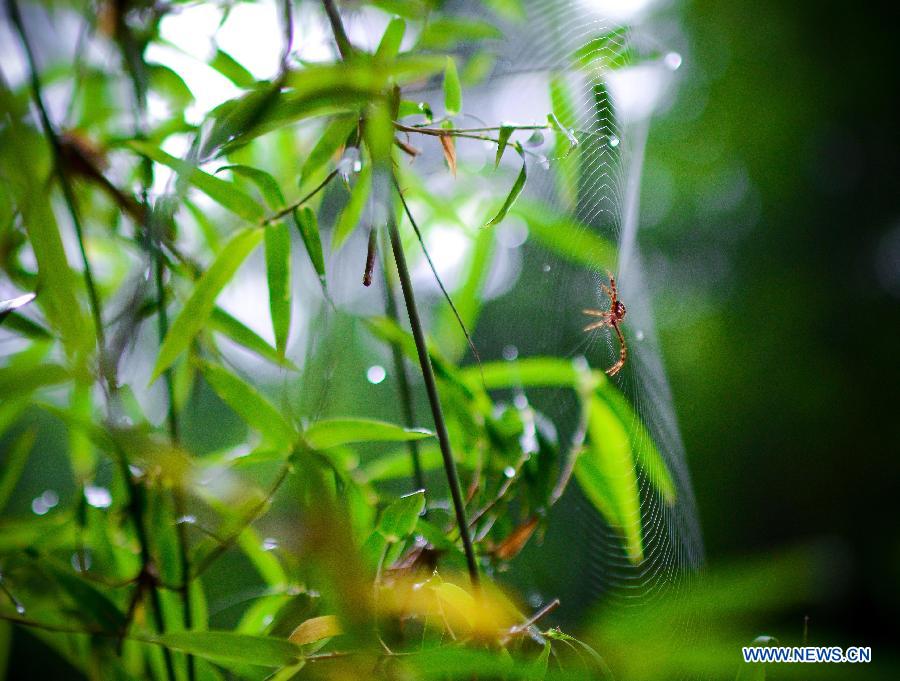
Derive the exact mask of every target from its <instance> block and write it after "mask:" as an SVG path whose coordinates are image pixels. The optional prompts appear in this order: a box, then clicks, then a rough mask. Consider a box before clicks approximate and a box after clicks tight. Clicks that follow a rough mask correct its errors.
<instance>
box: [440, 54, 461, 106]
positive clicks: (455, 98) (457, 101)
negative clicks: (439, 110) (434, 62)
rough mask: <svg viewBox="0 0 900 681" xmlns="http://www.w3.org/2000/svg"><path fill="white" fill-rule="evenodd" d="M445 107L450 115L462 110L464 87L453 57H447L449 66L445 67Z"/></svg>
mask: <svg viewBox="0 0 900 681" xmlns="http://www.w3.org/2000/svg"><path fill="white" fill-rule="evenodd" d="M444 109H445V110H446V111H447V115H448V116H455V115H456V114H458V113H459V112H460V111H462V87H461V86H460V84H459V73H458V72H457V70H456V62H455V61H454V59H453V57H447V66H446V67H445V68H444Z"/></svg>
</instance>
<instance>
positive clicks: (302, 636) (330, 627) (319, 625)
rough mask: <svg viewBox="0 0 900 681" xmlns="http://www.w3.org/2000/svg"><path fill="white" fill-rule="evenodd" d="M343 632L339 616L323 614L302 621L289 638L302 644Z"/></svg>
mask: <svg viewBox="0 0 900 681" xmlns="http://www.w3.org/2000/svg"><path fill="white" fill-rule="evenodd" d="M341 633H343V631H342V630H341V625H340V622H338V619H337V617H335V616H334V615H322V616H321V617H311V618H309V619H308V620H305V621H303V622H301V623H300V624H299V625H298V626H297V628H296V629H294V631H292V632H291V635H290V636H288V640H290V641H292V642H293V643H296V644H297V645H301V646H302V645H307V644H308V643H316V642H318V641H321V640H323V639H326V638H331V637H333V636H337V635H339V634H341Z"/></svg>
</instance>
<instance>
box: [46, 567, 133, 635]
mask: <svg viewBox="0 0 900 681" xmlns="http://www.w3.org/2000/svg"><path fill="white" fill-rule="evenodd" d="M40 562H41V568H42V569H44V570H46V571H47V572H48V573H50V576H51V577H52V578H53V580H54V581H55V582H56V584H57V585H58V586H59V587H60V588H61V589H62V590H63V591H65V592H66V594H67V595H68V596H69V597H70V598H71V599H72V601H73V602H74V603H75V605H76V606H77V607H78V612H79V613H80V614H81V615H82V616H83V617H85V618H87V619H88V620H89V621H92V622H94V623H95V624H97V625H98V626H100V627H102V628H103V629H104V630H105V631H108V632H118V631H120V630H121V627H122V625H124V624H125V615H124V614H123V613H122V611H121V610H119V608H118V607H117V606H116V604H115V603H113V602H112V601H111V600H110V599H109V598H108V597H107V596H106V594H104V593H103V592H102V591H101V590H100V589H98V588H96V587H95V586H94V585H93V584H91V583H90V582H88V581H87V580H85V579H82V578H81V577H79V576H78V575H76V574H74V573H72V572H71V569H63V568H61V567H58V566H57V565H56V564H55V563H53V562H50V561H46V560H41V561H40Z"/></svg>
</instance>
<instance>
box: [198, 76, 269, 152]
mask: <svg viewBox="0 0 900 681" xmlns="http://www.w3.org/2000/svg"><path fill="white" fill-rule="evenodd" d="M281 102H282V94H281V87H280V86H279V85H278V84H277V83H268V82H261V83H258V84H257V85H256V87H255V88H254V89H253V90H251V91H250V92H248V93H246V94H244V95H242V96H241V97H238V98H237V99H232V100H229V101H227V102H224V103H223V104H220V105H219V106H218V107H216V108H215V109H214V110H213V118H214V121H215V122H214V123H213V126H212V128H211V129H210V131H209V134H208V135H207V137H206V140H205V141H204V143H203V149H202V152H201V156H202V157H203V158H208V157H209V156H210V155H212V154H213V153H215V152H218V151H221V148H222V147H223V146H224V145H226V144H228V143H232V144H237V143H239V142H240V141H242V140H248V139H251V138H252V137H254V136H255V135H256V134H259V130H258V129H259V128H260V127H261V126H262V123H263V122H264V121H265V120H266V119H267V118H268V117H269V116H274V115H275V112H276V110H277V109H278V106H279V104H281Z"/></svg>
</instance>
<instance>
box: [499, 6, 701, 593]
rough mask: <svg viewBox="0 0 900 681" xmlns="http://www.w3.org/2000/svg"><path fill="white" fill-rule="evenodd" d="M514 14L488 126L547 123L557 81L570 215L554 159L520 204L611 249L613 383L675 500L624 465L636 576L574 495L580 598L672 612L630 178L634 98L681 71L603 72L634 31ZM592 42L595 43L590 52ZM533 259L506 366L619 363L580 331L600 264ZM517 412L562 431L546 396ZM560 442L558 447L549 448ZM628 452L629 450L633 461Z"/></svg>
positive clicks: (670, 549)
mask: <svg viewBox="0 0 900 681" xmlns="http://www.w3.org/2000/svg"><path fill="white" fill-rule="evenodd" d="M597 4H599V3H594V6H596V5H597ZM525 8H526V12H527V19H526V20H525V21H523V22H521V23H520V24H516V25H514V26H512V27H509V28H508V29H507V30H506V41H505V43H504V44H503V46H502V47H501V48H500V50H499V53H498V54H499V59H498V65H497V68H496V69H495V72H494V74H493V76H492V79H491V81H490V83H489V84H488V86H487V89H489V90H493V91H495V92H498V93H499V94H498V95H497V96H496V101H495V103H494V109H495V113H496V114H498V115H499V116H500V118H499V119H495V120H502V119H503V118H504V117H507V116H508V117H509V118H513V119H516V120H522V119H526V120H527V119H528V118H529V117H531V118H533V119H534V120H538V121H539V120H541V118H542V117H543V116H545V115H546V113H547V111H549V109H548V108H543V109H542V108H541V107H546V106H547V97H546V95H545V96H543V97H542V96H541V95H540V94H536V93H540V92H541V91H544V92H546V91H547V90H548V86H549V82H550V80H551V78H554V77H556V78H560V79H562V82H564V83H565V84H566V86H567V88H568V90H569V92H570V96H571V100H572V105H573V108H574V115H575V120H576V126H575V136H576V138H577V139H578V141H579V147H580V148H579V151H580V156H581V158H580V180H579V181H578V194H577V201H575V202H574V205H573V204H571V203H570V204H569V206H568V207H566V205H565V202H564V201H562V200H561V199H560V196H559V192H558V191H557V188H556V184H555V182H554V173H557V174H559V173H563V174H565V173H572V172H573V170H572V166H571V165H567V164H564V163H562V162H561V159H554V158H550V159H549V166H550V172H546V171H544V172H541V168H539V167H536V168H534V169H533V170H531V172H530V174H529V185H528V193H527V196H530V197H540V199H542V200H543V201H544V202H547V203H549V204H550V205H552V206H554V207H555V209H556V210H558V211H559V213H560V214H568V215H569V216H570V217H572V218H574V219H575V220H576V221H577V222H578V223H580V224H582V225H584V226H585V229H587V230H589V231H590V232H593V233H594V234H596V235H599V236H602V237H604V238H605V239H608V240H609V241H611V242H612V243H614V244H615V245H616V251H617V265H616V271H615V272H614V274H615V275H616V278H617V284H618V291H619V296H620V299H621V300H622V301H623V302H624V303H625V305H626V306H627V310H628V312H627V317H626V319H625V321H624V324H623V327H622V330H623V333H624V334H625V336H626V340H627V345H628V360H627V362H626V365H625V368H624V369H623V371H622V372H621V373H620V374H619V375H618V376H616V377H615V378H614V379H612V380H613V382H614V384H615V385H616V387H617V388H618V390H619V391H621V393H622V394H623V395H624V396H625V397H626V398H627V399H628V401H629V402H630V403H631V405H632V407H633V409H634V413H635V414H636V418H638V419H640V421H641V422H642V424H643V425H644V427H645V428H646V432H649V434H650V436H651V437H652V439H653V441H654V443H655V445H656V447H657V449H658V450H659V452H660V454H661V455H662V457H663V459H664V461H665V464H666V466H667V468H668V470H669V472H670V474H671V476H672V478H673V480H674V483H675V487H676V498H675V501H674V503H673V504H669V503H666V502H665V501H663V500H662V499H661V497H660V495H659V494H658V493H656V492H655V491H654V488H653V484H652V480H651V476H650V472H649V471H647V470H645V469H644V468H643V467H642V466H641V464H640V463H639V462H637V461H636V462H635V467H636V472H637V476H638V484H639V495H640V528H641V533H642V537H643V547H644V556H643V559H642V560H641V561H640V562H637V563H635V562H633V561H632V560H630V559H629V557H628V556H627V555H626V553H625V551H624V549H623V541H622V538H621V536H620V534H619V533H617V532H616V531H615V530H614V529H613V528H611V527H610V526H609V525H608V524H607V523H606V522H605V521H604V519H603V518H602V517H601V516H600V514H599V513H598V512H597V511H596V510H595V509H594V507H593V506H592V505H591V504H590V503H589V502H588V501H587V500H586V499H585V498H584V497H583V496H581V495H578V501H577V507H578V511H577V517H578V521H579V524H580V528H581V530H582V533H583V536H584V537H585V542H584V546H583V548H582V549H580V552H582V553H583V554H584V556H583V558H584V560H583V561H581V563H582V564H583V565H584V566H585V571H586V573H587V574H586V575H584V577H585V578H586V580H587V581H588V583H589V584H590V592H591V595H593V596H595V597H602V598H603V599H604V600H605V602H606V603H607V605H611V606H614V607H616V606H621V607H625V608H627V607H628V606H630V605H634V604H642V605H647V604H648V603H650V604H652V603H653V602H654V601H655V600H657V599H661V598H664V597H669V598H670V597H672V596H675V597H676V598H677V594H678V593H679V592H680V590H681V589H682V588H683V586H684V585H685V583H686V582H688V581H690V580H691V579H692V576H693V575H694V574H695V573H696V570H697V569H698V568H699V567H700V566H701V564H702V562H703V544H702V539H701V534H700V529H699V524H698V519H697V512H696V509H695V502H694V497H693V492H692V488H691V482H690V477H689V474H688V470H687V466H686V463H685V451H684V447H683V444H682V441H681V436H680V433H679V428H678V424H677V420H676V417H675V412H674V408H673V402H672V395H671V392H670V388H669V384H668V381H667V378H666V374H665V370H664V368H663V363H662V359H661V354H660V349H659V345H658V342H657V337H656V333H655V329H654V324H653V314H652V307H651V302H652V297H651V291H649V290H648V288H647V277H646V273H645V265H644V263H643V261H642V258H641V253H640V248H639V243H638V238H637V237H638V225H639V221H640V215H639V208H640V184H641V173H642V166H643V158H644V149H645V145H646V141H647V129H648V117H649V113H650V111H651V109H652V104H653V102H652V98H653V92H652V91H649V92H648V91H647V90H645V91H643V92H642V91H641V88H647V89H648V90H652V86H653V85H656V84H658V83H659V79H660V78H663V79H664V78H666V76H667V75H668V76H669V77H671V71H672V68H673V64H674V67H675V68H677V63H679V62H680V59H677V60H676V59H675V57H676V55H672V58H669V59H666V58H657V59H655V60H651V61H650V62H648V64H647V65H641V66H630V67H625V68H623V69H618V70H616V69H613V68H611V64H613V63H614V61H615V59H616V56H617V55H622V54H625V53H627V52H631V51H640V50H638V46H639V45H640V43H641V41H642V36H640V35H639V33H638V32H637V29H635V28H632V29H631V30H624V29H622V28H621V27H618V26H617V25H616V24H615V23H610V22H607V21H604V20H603V18H602V17H601V16H599V15H598V14H597V13H596V12H595V11H594V10H593V9H592V4H591V3H589V2H586V1H582V2H579V1H578V0H572V1H564V2H559V1H555V2H554V1H551V0H531V1H530V2H526V3H525ZM601 36H605V38H604V39H602V40H598V38H599V37H601ZM576 52H580V53H581V54H588V55H589V66H588V68H587V69H584V68H580V69H578V70H575V69H573V67H572V55H573V54H575V53H576ZM653 69H656V70H657V71H658V72H657V73H654V71H653ZM666 71H668V74H666ZM648 75H649V76H651V77H650V78H649V79H647V78H646V76H648ZM629 79H630V80H629ZM510 83H513V84H514V85H512V86H510V85H509V84H510ZM517 92H518V93H519V94H518V96H516V94H515V93H517ZM535 165H536V166H538V165H539V164H535ZM568 179H570V180H572V179H573V178H571V177H569V178H568ZM539 249H540V247H539V246H537V247H535V250H539ZM540 258H541V259H542V263H543V264H542V266H541V267H540V275H535V274H534V273H533V272H531V273H529V271H528V267H527V265H526V268H525V271H524V272H523V275H522V277H521V278H520V280H519V282H518V283H517V286H526V285H529V286H537V287H539V288H540V290H542V291H543V292H544V295H542V296H533V297H532V301H533V302H532V309H531V310H530V312H529V318H530V320H531V324H532V326H531V331H530V333H529V335H528V336H527V337H525V336H522V337H517V338H516V339H515V345H516V346H517V348H516V350H517V352H516V353H513V354H517V355H518V356H519V357H520V358H521V357H526V356H530V355H545V354H547V355H549V354H553V353H554V352H556V353H559V350H560V349H561V348H562V349H565V348H568V350H569V354H570V356H573V357H579V356H583V357H585V358H586V359H587V361H588V362H589V364H590V366H591V367H592V368H594V369H600V370H602V369H604V368H606V367H608V366H611V365H612V364H613V363H614V362H615V358H616V357H617V356H618V344H617V342H616V340H615V336H614V335H613V334H612V333H610V332H609V330H608V329H601V330H599V331H595V332H593V333H591V334H589V335H587V336H585V334H583V332H582V331H581V329H582V328H583V326H584V324H585V323H586V322H587V321H590V320H586V319H585V318H584V316H583V315H582V312H581V311H582V309H584V308H594V309H607V308H608V305H609V302H608V300H607V298H606V296H605V295H604V294H602V293H601V290H600V284H601V283H605V282H606V279H607V275H606V272H605V268H604V266H603V264H601V263H596V264H595V266H594V267H592V268H590V269H591V271H588V272H586V271H585V270H584V268H579V269H573V268H572V267H571V266H566V265H565V263H561V262H559V260H558V259H556V258H554V256H553V255H551V254H550V253H548V252H546V251H542V252H540ZM532 269H533V268H532ZM542 320H543V321H542ZM564 352H565V350H564ZM529 398H531V399H532V401H533V403H534V404H536V405H539V407H538V408H540V409H542V410H544V411H545V412H548V413H549V414H550V415H551V417H552V418H553V420H554V422H556V423H560V422H561V423H566V422H569V423H571V422H572V420H573V419H572V417H571V411H573V409H574V405H573V403H572V401H571V400H568V401H567V400H565V399H562V398H560V397H559V396H558V395H550V396H548V397H545V399H540V397H538V396H532V395H529ZM567 411H568V413H566V412H567ZM632 432H642V431H640V430H637V431H634V430H633V431H632ZM564 438H565V434H564V433H560V439H561V440H564ZM639 445H640V443H639V442H632V447H633V449H636V448H637V447H638V446H639Z"/></svg>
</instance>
